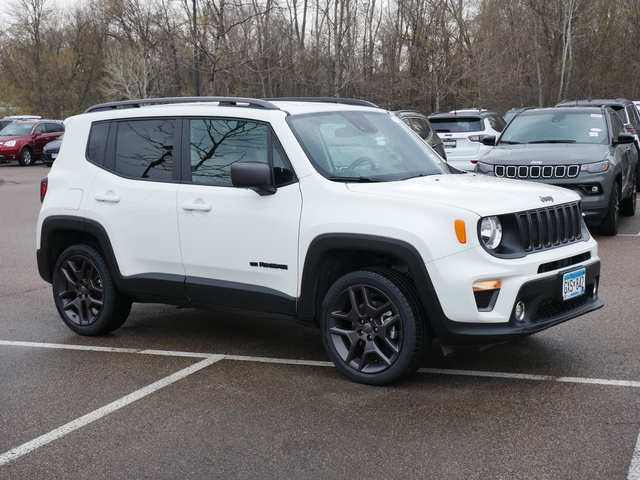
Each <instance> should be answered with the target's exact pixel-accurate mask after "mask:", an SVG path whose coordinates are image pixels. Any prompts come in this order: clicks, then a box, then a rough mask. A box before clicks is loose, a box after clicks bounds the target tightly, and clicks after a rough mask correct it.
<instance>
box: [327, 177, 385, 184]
mask: <svg viewBox="0 0 640 480" xmlns="http://www.w3.org/2000/svg"><path fill="white" fill-rule="evenodd" d="M327 178H328V179H329V180H335V181H339V182H358V183H371V182H384V181H385V180H383V179H381V178H379V177H336V176H332V177H327Z"/></svg>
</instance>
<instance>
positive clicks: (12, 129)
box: [0, 123, 33, 136]
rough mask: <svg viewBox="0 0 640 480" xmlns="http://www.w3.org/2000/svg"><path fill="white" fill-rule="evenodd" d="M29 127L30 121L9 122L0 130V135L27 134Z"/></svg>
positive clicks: (31, 126)
mask: <svg viewBox="0 0 640 480" xmlns="http://www.w3.org/2000/svg"><path fill="white" fill-rule="evenodd" d="M31 128H33V124H32V123H10V124H9V125H7V126H6V127H4V128H3V129H2V130H0V135H11V136H16V135H28V134H29V132H30V131H31Z"/></svg>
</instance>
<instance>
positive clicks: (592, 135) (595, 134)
mask: <svg viewBox="0 0 640 480" xmlns="http://www.w3.org/2000/svg"><path fill="white" fill-rule="evenodd" d="M589 136H590V137H597V136H598V132H589Z"/></svg>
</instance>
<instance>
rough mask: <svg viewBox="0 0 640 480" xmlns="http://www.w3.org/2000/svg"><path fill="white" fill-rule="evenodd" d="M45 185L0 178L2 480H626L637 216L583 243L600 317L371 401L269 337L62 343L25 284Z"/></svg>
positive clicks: (149, 321)
mask: <svg viewBox="0 0 640 480" xmlns="http://www.w3.org/2000/svg"><path fill="white" fill-rule="evenodd" d="M47 172H48V168H46V167H44V166H42V165H41V164H36V166H34V167H28V168H25V167H19V166H16V165H6V164H3V165H0V179H3V180H4V183H1V184H0V252H1V253H0V255H2V257H1V258H2V261H1V262H0V307H1V308H0V385H1V388H0V479H3V480H10V479H11V480H13V479H16V480H17V479H73V480H75V479H92V480H98V479H120V478H123V479H124V478H126V479H132V478H135V479H144V478H149V479H183V478H194V479H247V478H260V479H388V478H402V479H519V480H522V479H536V480H537V479H576V480H577V479H580V480H584V479H589V480H591V479H603V480H616V479H621V480H623V479H626V480H640V348H639V346H640V321H639V319H638V314H637V312H638V311H639V310H640V296H639V295H638V292H639V289H638V287H639V286H640V212H639V213H638V214H637V215H636V216H635V217H632V218H625V217H623V218H622V223H621V229H620V235H618V236H617V237H597V239H598V242H599V245H600V256H601V259H602V277H601V278H602V280H601V286H600V296H601V298H603V299H604V302H605V307H604V308H603V309H601V310H598V311H596V312H593V313H591V314H589V315H587V316H584V317H581V318H578V319H574V320H572V321H570V322H567V323H565V324H562V325H560V326H557V327H555V328H552V329H550V330H547V331H545V332H542V333H540V334H538V335H535V336H532V337H529V338H525V339H522V340H518V341H515V342H511V343H507V344H502V345H497V346H494V347H492V348H489V349H486V350H483V351H478V350H468V351H461V352H457V353H456V354H455V355H452V356H446V357H445V356H444V355H443V354H442V352H441V350H440V349H439V348H438V347H437V345H435V346H434V348H433V350H432V351H431V354H430V356H429V357H428V358H427V359H426V360H425V362H424V365H423V368H422V369H421V370H420V371H419V373H418V374H416V375H414V376H413V377H411V378H409V379H407V380H406V381H403V382H402V383H398V384H395V385H393V386H389V387H370V386H365V385H360V384H356V383H353V382H351V381H349V380H347V379H346V378H344V377H343V376H341V375H340V374H339V373H338V372H337V371H336V369H335V368H334V367H333V366H332V365H331V364H330V363H329V362H328V359H327V357H326V355H325V354H324V351H323V348H322V344H321V341H320V337H319V334H318V332H317V331H315V330H313V329H310V328H306V327H302V326H300V325H297V324H295V323H293V322H291V321H290V320H287V319H282V318H268V317H264V316H250V315H243V314H239V313H230V312H223V311H199V310H191V309H180V308H175V307H171V306H162V305H141V304H136V305H134V308H133V310H132V314H131V316H130V318H129V320H128V322H127V323H126V324H125V325H124V327H122V328H121V329H119V330H117V331H116V332H114V333H113V334H111V335H108V336H104V337H98V338H87V337H81V336H78V335H75V334H74V333H73V332H71V331H70V330H68V329H67V327H66V326H64V324H63V323H62V321H61V320H60V319H59V317H58V315H57V312H56V311H55V307H54V305H53V301H52V300H51V289H50V286H49V285H48V284H47V283H45V282H44V281H42V280H41V279H40V277H39V276H38V273H37V269H36V264H35V222H36V218H37V214H38V210H39V205H40V204H39V197H38V187H39V180H40V178H42V177H43V176H45V175H46V174H47Z"/></svg>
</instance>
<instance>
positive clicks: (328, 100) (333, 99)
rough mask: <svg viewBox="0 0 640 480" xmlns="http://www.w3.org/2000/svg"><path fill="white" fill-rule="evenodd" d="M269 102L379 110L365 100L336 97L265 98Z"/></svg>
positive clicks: (376, 106)
mask: <svg viewBox="0 0 640 480" xmlns="http://www.w3.org/2000/svg"><path fill="white" fill-rule="evenodd" d="M265 100H267V101H269V102H275V101H281V102H317V103H344V104H345V105H359V106H361V107H374V108H380V107H379V106H378V105H376V104H375V103H371V102H368V101H367V100H358V99H355V98H336V97H281V98H265Z"/></svg>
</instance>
